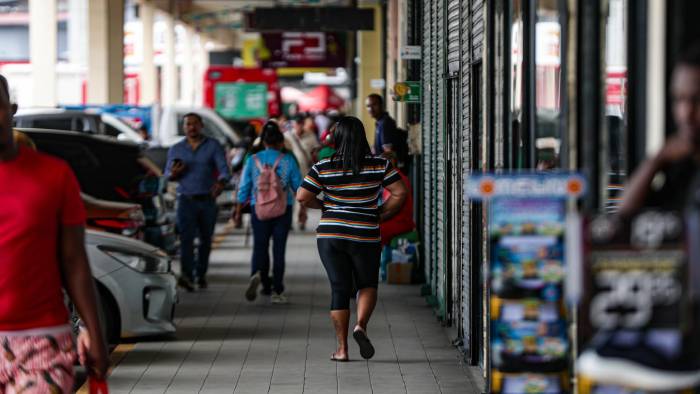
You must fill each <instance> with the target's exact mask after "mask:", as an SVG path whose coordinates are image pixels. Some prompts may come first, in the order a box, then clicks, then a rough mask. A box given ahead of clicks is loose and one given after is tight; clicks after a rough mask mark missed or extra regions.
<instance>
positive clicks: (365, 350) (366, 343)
mask: <svg viewBox="0 0 700 394" xmlns="http://www.w3.org/2000/svg"><path fill="white" fill-rule="evenodd" d="M352 337H353V338H355V342H357V344H358V345H359V346H360V355H361V356H362V358H364V359H365V360H369V359H370V358H372V357H373V356H374V346H372V342H370V340H369V338H367V333H366V332H365V330H363V329H362V328H356V329H355V331H353V333H352Z"/></svg>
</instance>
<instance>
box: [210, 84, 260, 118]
mask: <svg viewBox="0 0 700 394" xmlns="http://www.w3.org/2000/svg"><path fill="white" fill-rule="evenodd" d="M214 95H215V100H216V104H215V109H216V112H218V113H219V115H221V116H222V117H224V118H227V119H237V120H239V119H255V118H267V84H266V83H247V82H231V83H217V84H216V88H215V90H214Z"/></svg>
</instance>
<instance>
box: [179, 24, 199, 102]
mask: <svg viewBox="0 0 700 394" xmlns="http://www.w3.org/2000/svg"><path fill="white" fill-rule="evenodd" d="M182 52H183V53H182V56H183V59H182V75H181V81H182V88H181V89H180V91H181V92H182V94H181V96H180V103H181V104H182V105H187V106H192V105H194V87H195V78H196V71H195V68H194V62H195V52H194V29H192V28H191V27H189V26H185V42H184V43H183V46H182Z"/></svg>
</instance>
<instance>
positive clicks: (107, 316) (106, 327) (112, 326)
mask: <svg viewBox="0 0 700 394" xmlns="http://www.w3.org/2000/svg"><path fill="white" fill-rule="evenodd" d="M98 293H99V299H100V307H99V311H98V313H99V318H100V323H102V335H104V338H105V340H106V341H107V344H108V345H109V346H110V348H111V347H112V346H116V345H118V344H119V339H120V337H121V335H120V334H121V332H120V331H121V328H120V318H119V308H118V307H117V304H116V302H115V301H114V299H113V298H112V295H111V294H110V293H109V291H108V290H107V289H105V288H104V287H102V286H98Z"/></svg>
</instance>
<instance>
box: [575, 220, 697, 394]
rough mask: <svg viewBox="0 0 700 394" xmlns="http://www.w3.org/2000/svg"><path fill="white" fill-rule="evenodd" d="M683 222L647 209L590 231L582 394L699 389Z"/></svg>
mask: <svg viewBox="0 0 700 394" xmlns="http://www.w3.org/2000/svg"><path fill="white" fill-rule="evenodd" d="M685 228H686V221H685V219H684V218H683V216H681V215H679V214H677V213H673V212H658V211H646V212H643V213H641V214H639V215H637V216H635V217H634V218H633V219H632V220H630V221H621V220H619V219H618V218H616V217H611V216H600V217H596V218H594V219H593V220H591V222H590V224H589V226H588V229H587V232H586V233H587V239H586V241H587V244H588V245H587V247H586V250H587V253H586V264H587V265H586V272H587V274H588V278H587V280H586V284H587V286H586V287H587V291H586V293H587V294H586V295H587V296H586V297H585V300H586V302H585V303H584V305H586V306H587V307H586V308H585V309H584V312H585V311H587V313H584V317H585V320H584V322H583V324H584V326H585V327H588V328H590V330H591V331H592V335H591V338H590V340H589V341H587V343H586V347H585V349H584V350H583V351H582V353H581V355H580V356H579V358H578V361H577V362H578V372H579V380H580V382H581V386H580V387H581V390H580V392H581V393H608V392H610V393H661V392H663V393H676V392H677V393H681V392H696V391H694V390H693V388H695V390H697V388H698V387H699V386H700V362H699V361H698V357H697V355H698V352H697V340H696V339H695V336H697V333H696V332H693V330H692V329H691V327H693V316H692V315H693V310H694V309H693V305H692V303H691V302H689V301H690V297H689V296H688V279H687V278H688V276H689V275H688V273H689V270H688V261H689V256H688V248H687V247H686V230H685Z"/></svg>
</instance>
